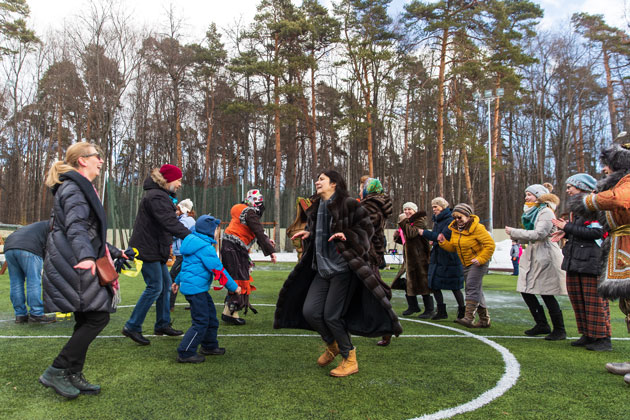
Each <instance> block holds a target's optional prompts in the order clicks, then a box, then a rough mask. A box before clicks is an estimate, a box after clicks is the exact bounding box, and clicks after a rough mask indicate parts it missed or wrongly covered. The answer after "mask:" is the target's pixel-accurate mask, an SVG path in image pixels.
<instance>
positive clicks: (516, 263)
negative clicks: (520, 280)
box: [512, 258, 518, 276]
mask: <svg viewBox="0 0 630 420" xmlns="http://www.w3.org/2000/svg"><path fill="white" fill-rule="evenodd" d="M512 267H514V271H512V275H513V276H518V258H516V259H514V258H512Z"/></svg>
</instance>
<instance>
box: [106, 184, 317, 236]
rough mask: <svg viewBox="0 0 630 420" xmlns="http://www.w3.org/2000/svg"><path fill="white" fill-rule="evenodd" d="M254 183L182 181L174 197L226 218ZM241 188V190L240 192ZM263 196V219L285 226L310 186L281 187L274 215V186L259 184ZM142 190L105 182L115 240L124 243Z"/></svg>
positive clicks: (196, 210)
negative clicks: (214, 184)
mask: <svg viewBox="0 0 630 420" xmlns="http://www.w3.org/2000/svg"><path fill="white" fill-rule="evenodd" d="M253 188H254V187H253V186H247V185H246V186H243V185H241V184H238V185H237V184H234V185H229V186H221V187H212V188H207V189H205V204H204V188H203V186H195V185H192V186H191V185H185V186H182V187H181V188H180V190H179V191H178V192H177V198H178V199H179V200H183V199H185V198H189V199H190V200H192V202H193V210H194V211H195V213H196V214H197V216H200V215H202V214H212V215H213V216H215V217H218V218H219V219H221V220H222V221H226V222H229V220H230V209H231V208H232V206H234V205H235V204H238V203H240V202H241V201H243V198H244V197H245V193H246V192H247V191H248V190H249V189H253ZM243 191H244V192H243ZM260 191H261V192H262V194H263V195H264V197H265V213H264V214H263V218H262V221H263V222H275V223H277V226H278V228H286V227H287V226H289V225H290V224H291V223H292V222H293V220H294V219H295V200H296V198H297V197H308V196H310V195H311V194H312V186H310V185H308V186H301V187H298V188H295V189H284V190H282V191H281V192H280V213H279V214H278V215H276V214H275V213H276V212H275V208H274V207H275V206H274V191H273V189H265V188H261V189H260ZM143 194H144V191H143V189H142V187H138V186H137V185H131V186H130V185H124V186H122V185H118V184H116V183H115V182H113V181H111V182H108V183H107V188H106V193H105V209H106V211H107V221H108V224H109V228H110V229H113V231H114V238H115V239H114V241H115V242H118V243H120V241H121V240H122V242H124V243H126V242H127V241H128V239H129V238H128V236H129V232H130V230H131V229H132V228H133V223H134V221H135V219H136V213H137V212H138V204H139V203H140V200H141V199H142V195H143Z"/></svg>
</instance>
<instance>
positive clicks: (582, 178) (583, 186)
mask: <svg viewBox="0 0 630 420" xmlns="http://www.w3.org/2000/svg"><path fill="white" fill-rule="evenodd" d="M567 185H573V186H574V187H575V188H577V189H578V190H582V191H588V192H590V191H593V190H594V189H595V187H597V180H596V179H595V178H593V177H592V176H590V175H589V174H575V175H572V176H570V177H569V178H568V179H567Z"/></svg>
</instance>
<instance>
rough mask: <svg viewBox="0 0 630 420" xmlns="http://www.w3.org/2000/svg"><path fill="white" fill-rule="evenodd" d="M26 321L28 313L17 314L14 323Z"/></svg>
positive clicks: (24, 322)
mask: <svg viewBox="0 0 630 420" xmlns="http://www.w3.org/2000/svg"><path fill="white" fill-rule="evenodd" d="M27 322H28V315H18V316H16V317H15V323H16V324H26V323H27Z"/></svg>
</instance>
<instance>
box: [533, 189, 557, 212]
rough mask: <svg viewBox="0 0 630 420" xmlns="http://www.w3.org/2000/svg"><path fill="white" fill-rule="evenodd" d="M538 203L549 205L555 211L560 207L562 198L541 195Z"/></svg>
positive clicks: (548, 194) (553, 195)
mask: <svg viewBox="0 0 630 420" xmlns="http://www.w3.org/2000/svg"><path fill="white" fill-rule="evenodd" d="M538 201H539V202H541V203H547V205H549V207H551V208H552V210H555V209H556V208H557V207H558V204H560V198H558V196H557V195H555V194H552V193H547V194H541V195H540V197H538Z"/></svg>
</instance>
